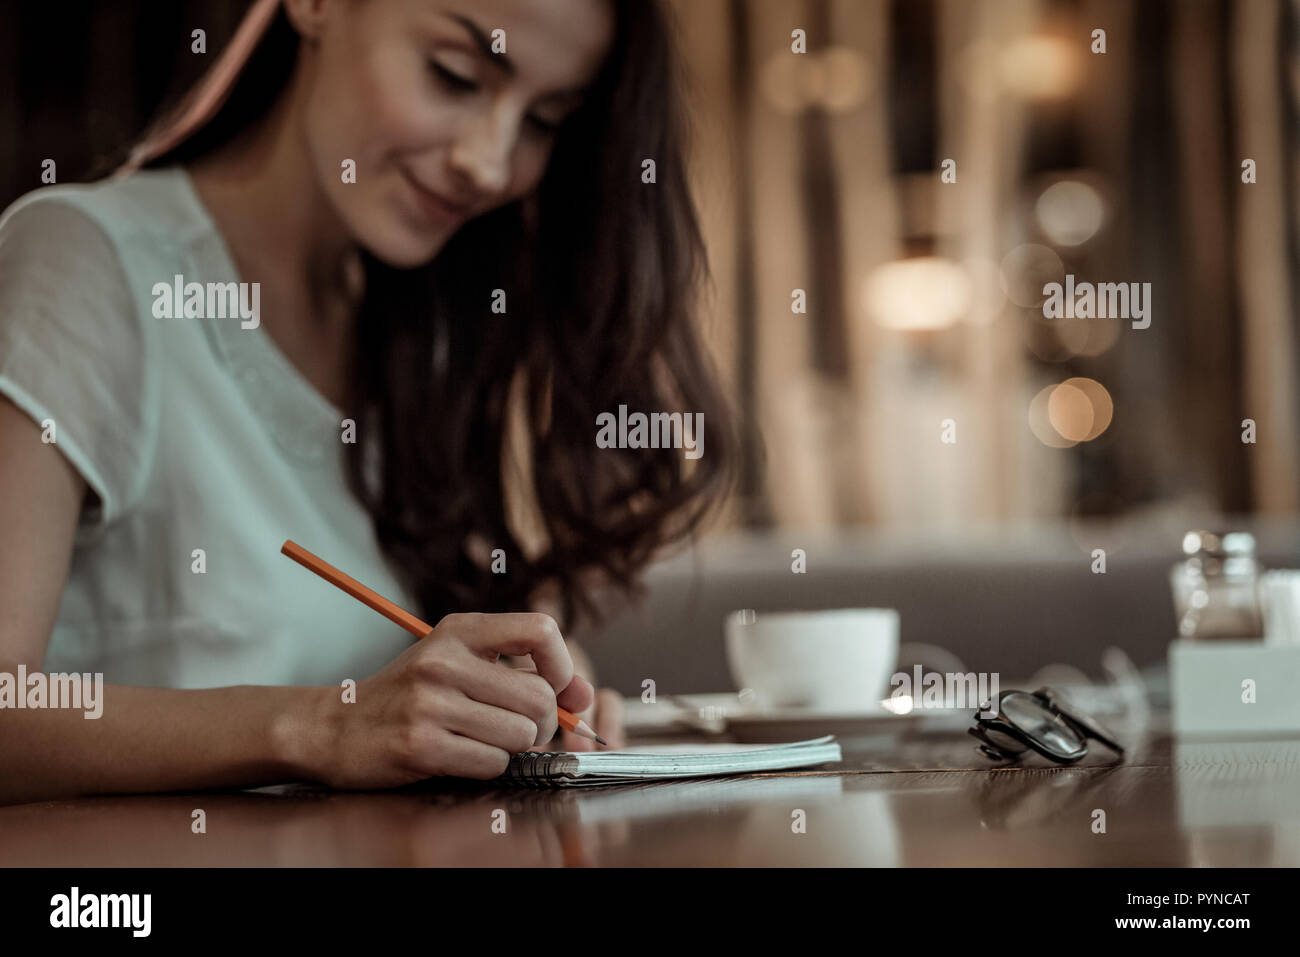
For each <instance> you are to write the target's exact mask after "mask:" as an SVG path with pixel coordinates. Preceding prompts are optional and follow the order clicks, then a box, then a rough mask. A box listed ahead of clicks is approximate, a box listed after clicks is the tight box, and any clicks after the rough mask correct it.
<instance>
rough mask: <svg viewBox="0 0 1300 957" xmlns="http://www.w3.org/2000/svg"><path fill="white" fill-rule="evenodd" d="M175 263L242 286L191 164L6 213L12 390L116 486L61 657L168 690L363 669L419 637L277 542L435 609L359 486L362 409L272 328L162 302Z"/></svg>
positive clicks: (66, 625) (67, 600)
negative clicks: (307, 374) (352, 483)
mask: <svg viewBox="0 0 1300 957" xmlns="http://www.w3.org/2000/svg"><path fill="white" fill-rule="evenodd" d="M176 276H181V277H183V280H184V282H185V283H186V284H188V283H190V282H197V283H201V284H205V285H206V284H208V283H229V282H239V281H240V278H239V276H238V274H237V271H236V268H235V266H234V262H233V260H232V258H231V256H230V254H229V252H228V251H227V249H226V247H225V244H224V241H223V239H222V237H221V235H220V233H219V232H218V230H217V228H216V224H215V223H214V222H213V220H212V218H211V216H210V215H209V214H208V212H207V210H206V209H205V208H204V207H203V205H202V203H201V201H200V200H199V197H198V195H197V193H196V192H195V191H194V188H193V184H192V183H191V182H190V179H189V175H188V174H187V173H186V172H185V171H184V170H183V169H181V168H179V167H172V168H167V169H158V170H145V171H141V172H138V173H135V174H133V175H131V176H129V177H126V178H125V179H122V180H116V181H103V182H99V183H94V184H91V185H87V186H82V185H67V186H64V185H59V186H48V187H45V188H42V189H39V190H36V191H34V192H32V193H29V194H27V195H26V196H23V197H22V198H21V199H19V200H18V201H17V202H15V203H14V204H13V205H12V206H10V207H9V208H8V209H7V210H6V211H5V212H4V214H3V216H0V394H3V395H4V396H5V397H7V398H8V399H9V400H10V401H12V402H14V403H15V404H16V405H17V406H18V408H20V409H22V410H23V411H24V412H26V413H27V414H28V415H30V416H31V417H32V419H34V420H35V421H36V422H38V423H43V424H44V425H45V427H46V433H47V434H48V435H50V436H51V437H52V438H53V440H54V444H55V445H56V447H57V448H58V449H59V451H60V452H62V453H63V455H64V456H65V457H66V458H67V460H68V461H69V462H70V463H71V464H72V466H73V467H74V468H76V470H77V471H78V472H79V473H80V474H81V476H82V477H83V478H84V479H85V480H86V483H87V485H89V487H90V488H91V489H93V490H94V491H95V493H96V494H97V495H98V496H99V504H98V505H97V506H96V507H93V508H89V509H85V510H83V513H82V515H81V519H80V525H79V528H78V532H77V544H76V551H75V554H74V556H73V560H72V567H71V571H70V573H69V578H68V582H67V587H66V588H65V589H64V592H63V598H62V602H61V604H60V607H59V613H58V619H57V622H56V625H55V628H54V631H53V634H52V635H51V638H50V643H49V650H48V653H47V655H46V660H45V668H44V670H46V671H50V672H56V671H78V672H103V674H104V680H105V681H106V682H109V683H117V684H133V685H151V686H162V687H172V688H208V687H219V686H224V685H233V684H272V685H274V684H298V685H325V684H337V683H338V682H341V681H342V680H343V679H345V678H356V679H360V678H362V677H365V676H366V675H368V674H371V673H373V672H374V671H376V670H377V669H379V668H380V667H382V666H383V665H384V664H386V663H387V662H388V661H390V660H391V659H392V658H393V657H395V656H396V655H397V654H399V653H400V652H401V651H402V650H403V649H405V648H406V647H408V646H409V644H410V642H411V640H412V639H411V638H410V637H409V636H408V635H407V634H406V632H404V631H402V630H401V629H400V628H399V627H398V626H397V625H395V624H392V623H391V622H389V621H388V620H387V619H385V618H382V617H381V616H379V615H378V614H377V613H375V612H373V611H371V610H370V609H369V608H367V607H365V606H363V605H362V604H360V603H359V602H357V601H356V600H355V599H353V598H350V597H349V596H347V595H345V594H344V593H343V592H341V591H339V590H338V589H336V588H335V587H334V586H332V585H330V584H328V583H327V582H325V581H323V580H321V579H320V578H317V577H316V576H315V575H313V574H311V573H310V572H309V571H307V570H306V569H305V568H302V567H301V566H299V565H297V564H296V563H294V562H293V561H291V560H290V559H288V558H286V557H285V556H283V555H281V554H280V546H281V545H282V544H283V542H284V540H285V539H293V540H294V541H296V542H297V543H298V544H300V545H302V546H303V547H304V548H307V549H309V550H310V551H313V552H315V553H316V554H317V555H319V556H321V557H322V558H324V559H325V560H326V561H328V562H330V563H331V564H333V565H335V566H337V567H339V568H341V569H342V570H344V571H345V572H347V573H348V574H350V575H352V576H353V577H354V578H357V579H358V580H360V581H362V582H363V583H365V584H367V585H369V586H370V587H371V588H373V589H375V590H376V591H378V592H380V593H381V594H383V595H386V596H388V597H389V598H391V599H392V600H393V601H395V602H397V603H398V604H399V605H402V606H403V607H405V608H407V609H408V610H410V611H412V612H414V613H416V614H418V613H419V609H418V608H417V607H416V606H415V603H414V600H413V598H412V597H411V596H410V595H409V594H408V593H407V592H406V591H405V590H404V589H403V588H402V586H401V585H400V584H399V582H398V579H397V577H396V576H395V575H394V574H393V570H392V569H391V568H390V567H389V566H388V565H387V563H386V561H385V559H384V557H383V555H382V554H381V553H380V551H379V548H378V544H377V542H376V539H375V535H374V530H373V526H372V523H371V521H370V517H369V515H368V514H367V513H366V512H365V510H364V509H363V508H362V507H361V505H360V504H359V503H358V502H357V501H356V499H355V497H354V496H353V495H352V494H351V492H350V490H349V489H348V487H347V483H346V480H345V477H344V470H343V441H342V439H343V435H344V432H343V427H342V421H343V418H344V415H343V413H342V412H341V411H340V410H339V409H338V408H337V407H335V406H334V405H333V404H332V403H331V402H329V401H328V400H327V399H326V398H325V397H324V396H322V395H321V394H320V393H319V392H318V391H317V390H316V389H315V388H314V387H313V386H312V385H310V384H309V383H308V382H307V380H306V379H305V378H304V377H303V376H302V374H301V373H299V372H298V370H297V369H296V368H295V367H294V366H293V364H292V363H291V362H290V361H289V360H288V359H287V358H286V357H285V355H284V354H283V353H282V352H280V350H279V348H278V347H277V346H276V345H275V343H274V342H273V340H272V339H271V338H270V337H269V336H268V335H267V334H266V333H265V332H264V331H263V329H262V327H261V326H260V325H257V326H255V327H254V326H253V324H252V322H248V321H242V320H241V319H240V318H239V317H238V315H236V316H234V317H231V318H198V317H192V318H159V316H158V313H160V312H164V313H165V310H164V309H161V308H160V309H158V310H155V306H156V305H157V304H158V303H159V302H160V301H161V295H160V293H161V289H160V288H159V290H158V291H157V292H156V291H155V287H157V286H158V284H159V283H164V284H167V285H168V286H173V285H174V283H175V277H176ZM51 424H52V426H53V428H52V429H50V428H49V426H50V425H51ZM0 543H3V538H2V532H0ZM3 547H13V546H12V544H10V543H3ZM199 550H201V552H200V551H199ZM431 624H436V622H431Z"/></svg>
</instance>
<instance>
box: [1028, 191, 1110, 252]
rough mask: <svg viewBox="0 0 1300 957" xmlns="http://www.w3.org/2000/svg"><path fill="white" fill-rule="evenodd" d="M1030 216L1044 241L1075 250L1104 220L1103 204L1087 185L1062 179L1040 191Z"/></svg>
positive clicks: (1104, 207) (1098, 194)
mask: <svg viewBox="0 0 1300 957" xmlns="http://www.w3.org/2000/svg"><path fill="white" fill-rule="evenodd" d="M1034 212H1035V214H1036V216H1037V219H1038V225H1039V227H1040V228H1041V229H1042V230H1043V233H1044V235H1046V236H1047V238H1048V239H1050V240H1051V241H1052V242H1054V243H1056V244H1057V245H1058V246H1078V245H1079V244H1080V243H1085V242H1087V241H1088V240H1089V239H1091V238H1092V237H1093V236H1095V235H1097V231H1098V230H1100V229H1101V226H1102V223H1103V222H1104V221H1105V218H1106V204H1105V202H1104V201H1103V200H1102V198H1101V194H1100V193H1099V192H1097V190H1096V189H1095V188H1094V187H1092V186H1090V185H1089V184H1087V183H1085V182H1082V181H1080V180H1077V179H1063V180H1060V181H1058V182H1055V183H1053V184H1052V185H1051V186H1049V187H1047V189H1045V190H1043V192H1042V193H1041V194H1040V195H1039V197H1038V201H1037V203H1036V204H1035V206H1034Z"/></svg>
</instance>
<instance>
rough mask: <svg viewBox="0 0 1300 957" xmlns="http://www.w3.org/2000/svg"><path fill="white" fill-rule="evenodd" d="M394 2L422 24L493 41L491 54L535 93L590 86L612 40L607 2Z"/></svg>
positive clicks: (610, 8) (611, 17)
mask: <svg viewBox="0 0 1300 957" xmlns="http://www.w3.org/2000/svg"><path fill="white" fill-rule="evenodd" d="M398 2H400V3H401V4H402V5H403V6H405V7H406V8H407V9H408V10H409V11H410V12H411V13H412V14H414V15H417V16H419V17H421V18H422V19H425V20H434V21H440V22H441V23H442V24H443V25H451V26H452V27H453V28H454V29H458V30H465V31H467V34H478V35H480V36H482V37H486V38H487V39H488V40H490V41H493V42H495V43H496V46H495V47H494V48H493V50H494V55H497V56H501V57H502V58H503V61H504V62H506V63H508V64H509V66H510V70H511V72H512V73H513V74H514V75H515V76H517V77H518V78H519V79H520V80H521V81H523V82H526V83H528V84H529V85H530V86H531V85H536V86H538V87H539V88H542V87H545V88H556V89H564V88H579V87H582V86H585V85H586V84H587V83H589V82H591V81H592V80H593V79H594V78H595V76H596V73H597V72H598V71H599V69H600V65H601V63H602V62H603V60H604V57H605V54H606V52H607V51H608V50H609V46H610V44H611V42H612V41H613V36H614V25H615V13H614V9H613V3H612V2H611V0H398ZM497 31H502V32H497Z"/></svg>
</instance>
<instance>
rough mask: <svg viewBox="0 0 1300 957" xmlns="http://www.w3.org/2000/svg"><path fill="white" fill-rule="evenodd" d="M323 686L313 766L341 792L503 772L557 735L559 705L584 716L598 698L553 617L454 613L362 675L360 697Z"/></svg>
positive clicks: (476, 776)
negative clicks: (516, 664)
mask: <svg viewBox="0 0 1300 957" xmlns="http://www.w3.org/2000/svg"><path fill="white" fill-rule="evenodd" d="M501 655H529V656H530V657H531V658H532V661H533V663H534V665H535V669H534V670H525V669H516V668H502V667H501V665H500V664H499V663H498V658H499V657H500V656H501ZM320 691H321V693H322V697H321V698H320V699H318V700H319V707H318V710H317V717H318V721H319V723H320V726H321V734H320V737H319V739H318V742H317V744H316V746H315V749H316V751H317V752H318V754H319V757H318V758H317V759H316V760H315V761H313V762H311V763H312V764H313V765H314V766H315V767H316V768H317V773H316V777H317V779H318V780H321V781H323V782H324V783H326V784H329V785H331V786H333V787H340V788H372V787H395V786H398V785H402V784H409V783H412V782H414V781H419V780H422V779H424V778H428V777H433V776H436V775H454V776H457V777H466V778H479V779H487V778H492V777H496V776H497V775H498V774H500V773H502V772H503V771H504V770H505V768H506V764H507V762H508V761H509V760H510V755H512V754H514V753H516V752H519V751H525V750H528V749H529V748H531V747H533V746H534V745H538V744H544V743H545V742H547V741H549V740H550V739H551V737H552V736H553V735H554V734H555V729H556V719H557V716H556V707H557V706H559V707H562V708H566V709H567V710H569V711H572V712H574V713H575V714H576V713H583V712H587V711H589V710H590V709H591V708H592V705H593V703H594V701H595V694H594V692H593V690H592V687H591V685H590V684H589V683H588V682H587V681H586V679H584V678H581V677H578V676H577V675H576V674H575V671H574V665H573V660H572V658H571V657H570V655H569V649H568V647H567V646H566V645H565V642H564V638H563V636H562V635H561V634H560V629H559V626H558V625H557V624H556V623H555V619H553V618H551V617H550V616H549V615H544V614H504V615H473V614H471V615H448V616H447V617H446V618H444V619H442V621H440V622H439V623H438V626H437V627H436V628H434V629H433V631H431V632H430V633H429V634H428V635H426V636H425V637H424V638H422V639H420V641H418V642H417V643H416V644H414V645H412V646H411V647H410V648H409V649H407V650H406V651H404V652H403V653H402V654H401V655H399V656H398V657H397V658H395V659H394V660H393V661H392V662H390V663H389V664H388V665H387V666H386V667H385V668H384V669H383V670H381V671H379V672H377V673H376V674H374V675H372V676H371V677H369V678H366V679H364V680H362V681H360V682H359V683H358V684H357V687H356V701H355V702H354V703H345V702H344V701H343V700H342V697H343V696H342V693H341V692H340V690H339V689H334V688H322V689H320ZM602 737H604V735H603V734H602ZM606 740H608V738H607V739H606Z"/></svg>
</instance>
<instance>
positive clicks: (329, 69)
mask: <svg viewBox="0 0 1300 957" xmlns="http://www.w3.org/2000/svg"><path fill="white" fill-rule="evenodd" d="M287 6H288V7H289V10H290V14H291V19H292V20H293V21H294V23H295V25H296V27H297V28H298V30H299V32H300V33H301V34H302V36H303V41H304V42H303V46H302V57H303V62H302V63H301V68H302V69H303V71H304V74H303V75H304V79H305V81H306V82H305V84H304V90H305V97H304V100H303V104H304V109H303V112H302V126H301V135H302V136H303V138H304V140H305V145H306V148H307V152H308V155H309V157H310V160H311V163H312V166H313V170H312V173H313V175H314V176H315V178H316V179H317V180H318V182H319V183H320V184H321V187H322V189H323V190H324V192H325V195H326V196H327V198H328V200H329V202H330V203H331V205H332V206H333V207H334V209H335V211H336V212H337V213H338V215H339V217H340V218H341V219H342V221H343V223H344V224H345V226H346V228H347V229H348V231H349V232H350V233H351V235H352V238H353V239H354V240H355V241H356V242H357V243H359V244H360V245H361V246H363V247H365V248H366V249H367V250H369V251H370V252H371V253H372V254H374V255H375V256H377V257H378V258H380V259H381V260H383V261H385V262H387V263H389V264H390V265H393V266H398V267H410V266H417V265H420V264H422V263H425V262H428V261H429V260H430V259H432V258H433V257H434V256H435V255H436V254H437V252H438V251H439V249H441V248H442V246H443V244H444V243H445V242H446V241H447V239H448V238H449V237H450V236H451V235H452V233H454V232H455V231H456V229H457V228H459V227H460V225H461V224H462V223H464V222H466V221H467V220H469V219H472V218H473V217H475V216H479V215H481V214H483V213H485V212H487V211H489V210H492V209H495V208H496V207H498V206H502V205H504V204H506V203H509V202H511V201H513V200H515V199H518V198H519V197H521V196H524V195H526V194H527V193H529V192H531V191H532V190H533V188H534V187H535V186H536V185H537V184H538V182H539V181H540V180H541V178H542V174H543V172H544V171H545V168H546V162H547V159H548V157H549V156H550V152H551V146H552V141H553V139H554V134H555V127H557V126H558V125H559V124H560V123H561V122H562V121H563V120H564V119H565V117H566V116H567V115H568V114H569V113H571V112H572V111H573V110H574V109H575V108H577V106H578V105H579V103H580V102H581V94H582V90H583V88H584V87H586V86H587V85H588V84H590V83H591V82H592V80H594V79H595V77H596V74H597V73H598V72H599V70H600V67H601V64H602V62H603V59H604V56H605V53H606V51H607V50H608V48H609V45H610V43H611V41H612V38H613V31H614V19H613V16H614V15H613V11H612V10H611V9H610V6H611V5H610V4H609V3H608V0H289V2H288V4H287ZM494 31H504V33H503V34H502V33H500V32H498V33H495V35H494ZM494 43H495V46H496V51H501V50H502V49H503V48H504V52H494V50H493V44H494ZM345 160H354V161H355V163H356V176H355V178H356V182H354V183H350V182H345V181H344V176H343V173H344V165H343V164H344V161H345Z"/></svg>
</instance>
